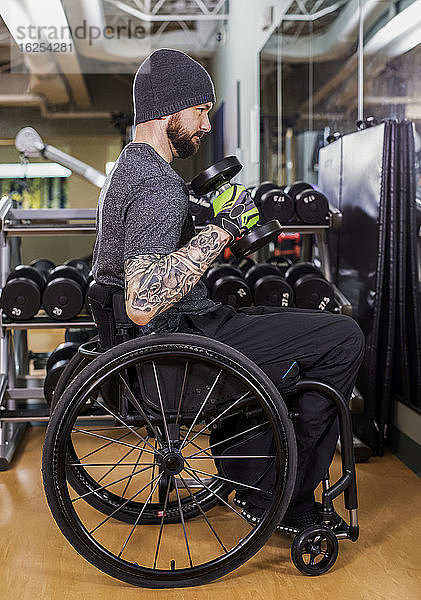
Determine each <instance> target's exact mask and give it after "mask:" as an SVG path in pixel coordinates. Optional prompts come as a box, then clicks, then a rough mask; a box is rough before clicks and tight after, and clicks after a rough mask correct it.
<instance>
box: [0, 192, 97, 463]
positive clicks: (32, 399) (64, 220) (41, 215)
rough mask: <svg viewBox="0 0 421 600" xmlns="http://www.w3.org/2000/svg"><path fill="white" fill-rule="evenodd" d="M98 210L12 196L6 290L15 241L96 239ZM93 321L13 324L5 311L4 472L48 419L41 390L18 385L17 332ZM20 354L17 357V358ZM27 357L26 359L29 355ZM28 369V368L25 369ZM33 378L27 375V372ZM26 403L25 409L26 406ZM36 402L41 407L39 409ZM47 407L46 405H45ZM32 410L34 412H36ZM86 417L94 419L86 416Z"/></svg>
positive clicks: (2, 257) (0, 415) (0, 455)
mask: <svg viewBox="0 0 421 600" xmlns="http://www.w3.org/2000/svg"><path fill="white" fill-rule="evenodd" d="M95 218H96V209H94V208H88V209H50V208H45V209H17V208H13V202H12V200H11V199H10V198H9V197H8V196H4V197H3V198H1V200H0V273H1V274H0V277H1V281H0V283H1V288H3V286H4V285H5V283H6V279H7V277H8V275H9V273H10V270H11V268H12V267H14V266H15V265H12V264H11V262H15V261H16V257H13V256H12V254H13V253H12V251H11V245H12V240H13V239H14V238H15V239H16V238H18V239H21V238H23V237H26V236H63V235H66V236H67V235H71V236H74V235H95V233H96V227H95ZM18 260H19V262H21V257H20V256H19V257H18ZM94 326H95V324H94V322H93V321H92V319H91V318H89V317H86V318H85V317H80V318H77V319H74V320H72V321H53V320H52V319H50V318H49V317H44V316H40V317H34V318H33V319H30V320H28V321H16V322H15V321H12V320H10V319H8V318H7V317H6V316H5V315H3V313H2V311H0V470H6V469H7V468H8V467H9V465H10V462H11V460H12V458H13V455H14V452H15V450H16V447H17V445H18V444H19V441H20V439H21V437H22V435H23V433H24V431H25V429H26V426H27V424H28V423H29V422H35V421H41V422H42V421H48V419H49V408H48V407H47V406H46V405H45V398H44V390H43V388H42V387H18V386H17V383H18V382H17V376H16V366H17V365H16V364H15V362H19V363H20V364H24V365H27V363H28V356H27V348H26V344H22V343H20V344H19V343H16V346H18V348H17V349H16V348H15V334H14V332H15V331H19V330H20V331H27V330H28V329H59V328H60V329H61V328H67V327H94ZM16 350H17V356H15V354H16ZM25 354H26V356H24V355H25ZM24 370H25V369H24ZM24 375H28V373H24ZM22 403H24V404H23V406H22ZM34 403H36V408H35V407H34ZM42 403H44V406H43V405H42ZM31 406H32V408H31ZM85 418H87V419H89V418H95V417H89V416H86V417H85Z"/></svg>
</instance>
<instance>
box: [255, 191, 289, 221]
mask: <svg viewBox="0 0 421 600" xmlns="http://www.w3.org/2000/svg"><path fill="white" fill-rule="evenodd" d="M253 200H254V202H255V204H256V206H257V208H258V209H259V213H260V215H261V218H262V221H270V220H271V219H277V220H278V221H279V222H280V223H288V222H289V221H290V220H291V219H292V217H293V216H294V201H293V199H292V198H291V196H289V195H288V194H287V193H286V192H285V191H284V190H282V189H281V188H280V187H279V186H278V185H277V184H276V183H270V182H264V183H262V184H261V185H259V186H258V187H257V188H255V190H254V194H253Z"/></svg>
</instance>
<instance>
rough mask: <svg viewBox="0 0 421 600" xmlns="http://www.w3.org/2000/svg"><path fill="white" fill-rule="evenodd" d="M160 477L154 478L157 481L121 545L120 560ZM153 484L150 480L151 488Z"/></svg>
mask: <svg viewBox="0 0 421 600" xmlns="http://www.w3.org/2000/svg"><path fill="white" fill-rule="evenodd" d="M161 477H162V473H161V474H160V475H157V476H156V477H155V479H157V480H158V481H157V482H156V483H155V485H154V487H153V489H152V490H151V492H150V494H149V496H148V497H147V499H146V502H145V503H144V505H143V506H142V510H141V511H140V512H139V514H138V515H137V517H136V521H135V522H134V523H133V527H132V528H131V530H130V533H129V535H128V536H127V538H126V541H125V542H124V544H123V546H122V548H121V550H120V552H119V553H118V558H120V557H121V555H122V554H123V552H124V549H125V547H126V546H127V544H128V543H129V540H130V538H131V537H132V535H133V532H134V530H135V529H136V527H137V525H138V523H139V521H140V519H141V517H142V515H143V512H144V510H145V508H146V506H147V504H149V502H150V500H151V498H152V496H153V494H154V492H155V490H156V488H157V487H158V485H159V482H160V481H161ZM153 482H154V480H153V479H152V480H151V487H152V484H153ZM148 485H149V483H147V484H146V485H145V487H144V488H142V490H141V491H143V490H144V489H145V488H147V487H148Z"/></svg>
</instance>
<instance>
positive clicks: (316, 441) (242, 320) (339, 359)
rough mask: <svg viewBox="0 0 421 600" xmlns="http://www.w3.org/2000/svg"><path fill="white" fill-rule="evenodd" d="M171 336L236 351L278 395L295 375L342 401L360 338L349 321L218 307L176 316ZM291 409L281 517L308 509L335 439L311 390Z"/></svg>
mask: <svg viewBox="0 0 421 600" xmlns="http://www.w3.org/2000/svg"><path fill="white" fill-rule="evenodd" d="M179 331H195V332H200V333H202V334H203V335H205V336H207V337H211V338H214V339H217V340H219V341H221V342H224V343H225V344H227V345H229V346H232V347H233V348H236V349H237V350H239V351H240V352H242V353H243V354H245V355H246V356H248V357H249V358H250V359H251V360H253V361H254V362H255V363H256V364H257V365H259V366H260V367H261V368H262V370H263V371H265V373H266V374H267V375H268V376H269V377H270V378H271V379H272V381H273V382H274V383H275V385H276V386H277V388H278V389H279V390H280V391H281V393H282V391H284V390H285V388H287V387H288V385H289V382H293V380H294V378H296V376H297V375H298V368H299V374H300V375H301V377H305V378H314V379H319V380H321V381H323V382H325V383H329V384H330V385H332V386H333V387H335V388H336V389H338V390H339V391H341V392H342V393H343V394H344V396H345V398H346V399H347V400H348V399H349V398H350V395H351V392H352V389H353V387H354V384H355V380H356V377H357V372H358V369H359V367H360V364H361V361H362V358H363V353H364V336H363V333H362V331H361V329H360V328H359V326H358V325H357V323H356V322H355V321H354V320H353V319H351V318H350V317H346V316H343V315H337V314H332V313H330V312H322V311H315V310H302V309H283V308H277V307H276V308H272V307H262V306H259V307H253V308H245V309H242V310H238V311H236V310H234V309H233V308H232V307H229V306H223V307H221V308H220V309H219V310H215V311H213V312H209V313H206V314H205V315H189V316H188V317H187V316H184V318H183V320H182V323H181V324H180V328H179ZM291 410H292V411H293V412H294V413H298V416H296V417H294V418H293V424H294V429H295V433H296V438H297V448H298V470H297V480H296V485H295V489H294V493H293V497H292V500H291V504H290V508H289V509H288V511H289V512H303V511H306V510H309V509H311V508H313V507H314V490H315V488H316V487H317V486H318V484H319V483H320V481H321V480H322V478H323V476H324V475H325V473H326V472H327V471H328V469H329V466H330V463H331V462H332V459H333V454H334V451H335V446H336V442H337V439H338V424H337V418H336V417H337V411H336V406H335V405H334V404H333V402H332V401H331V400H329V399H328V398H326V397H325V396H323V395H321V394H319V393H317V392H312V391H309V392H303V393H302V394H300V395H297V396H296V397H295V398H294V400H293V403H292V406H291Z"/></svg>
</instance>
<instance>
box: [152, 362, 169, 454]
mask: <svg viewBox="0 0 421 600" xmlns="http://www.w3.org/2000/svg"><path fill="white" fill-rule="evenodd" d="M152 368H153V373H154V377H155V383H156V389H157V391H158V398H159V405H160V407H161V415H162V422H163V423H164V431H165V437H166V438H167V444H168V448H169V449H170V450H171V440H170V433H169V431H168V425H167V419H166V417H165V411H164V403H163V402H162V394H161V387H160V385H159V381H158V373H157V372H156V366H155V361H152Z"/></svg>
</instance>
